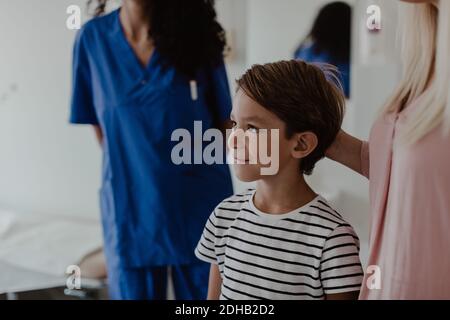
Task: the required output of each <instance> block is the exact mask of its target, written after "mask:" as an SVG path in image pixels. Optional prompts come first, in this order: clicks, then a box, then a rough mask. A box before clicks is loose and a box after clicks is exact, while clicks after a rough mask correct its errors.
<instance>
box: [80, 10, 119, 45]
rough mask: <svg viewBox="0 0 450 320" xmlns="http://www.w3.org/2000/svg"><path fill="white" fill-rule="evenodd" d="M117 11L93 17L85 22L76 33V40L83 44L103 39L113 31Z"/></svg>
mask: <svg viewBox="0 0 450 320" xmlns="http://www.w3.org/2000/svg"><path fill="white" fill-rule="evenodd" d="M117 14H118V12H117V10H116V11H113V12H111V13H108V14H106V15H102V16H99V17H94V18H92V19H90V20H89V21H87V22H86V23H85V24H84V25H83V26H82V27H81V28H80V30H79V31H78V35H77V38H78V39H83V40H82V41H84V42H90V41H96V38H98V37H104V36H105V34H106V33H109V32H111V31H112V30H114V27H115V23H116V18H117Z"/></svg>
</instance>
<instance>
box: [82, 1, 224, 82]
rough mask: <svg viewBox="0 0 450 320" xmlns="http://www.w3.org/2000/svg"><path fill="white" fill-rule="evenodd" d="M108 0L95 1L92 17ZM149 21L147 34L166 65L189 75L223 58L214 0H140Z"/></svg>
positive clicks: (222, 42) (100, 13)
mask: <svg viewBox="0 0 450 320" xmlns="http://www.w3.org/2000/svg"><path fill="white" fill-rule="evenodd" d="M108 1H109V0H89V1H88V6H90V5H92V4H93V3H95V4H96V9H95V16H100V15H102V14H103V13H104V12H105V9H106V5H107V3H108ZM140 2H141V5H142V9H143V11H144V15H145V17H146V18H148V21H149V37H151V38H152V40H153V43H154V45H155V47H156V48H157V49H158V52H159V53H160V55H161V56H162V57H163V58H164V59H165V60H166V62H167V63H168V64H170V65H171V66H173V67H175V68H176V69H177V70H178V71H179V72H181V73H183V74H185V75H186V76H188V77H194V76H195V73H196V72H197V71H198V70H199V69H200V68H202V67H205V66H215V65H217V64H218V63H220V62H221V61H222V59H223V55H224V51H225V48H226V39H225V31H224V29H223V28H222V26H221V25H220V24H219V23H218V22H217V19H216V18H217V15H216V11H215V9H214V2H215V1H214V0H189V1H186V0H140Z"/></svg>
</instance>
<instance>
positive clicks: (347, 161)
mask: <svg viewBox="0 0 450 320" xmlns="http://www.w3.org/2000/svg"><path fill="white" fill-rule="evenodd" d="M362 144H363V142H362V141H361V140H359V139H357V138H355V137H353V136H351V135H349V134H348V133H346V132H345V131H343V130H341V131H340V132H339V133H338V135H337V136H336V140H335V141H334V142H333V144H332V145H331V146H330V147H329V148H328V150H327V151H326V152H325V155H326V157H327V158H329V159H331V160H334V161H336V162H339V163H341V164H343V165H344V166H346V167H348V168H350V169H352V170H354V171H356V172H358V173H359V174H362V165H361V148H362Z"/></svg>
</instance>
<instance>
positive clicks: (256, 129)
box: [247, 125, 258, 133]
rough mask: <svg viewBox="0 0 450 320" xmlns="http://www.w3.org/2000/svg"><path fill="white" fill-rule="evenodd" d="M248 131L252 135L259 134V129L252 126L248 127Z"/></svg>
mask: <svg viewBox="0 0 450 320" xmlns="http://www.w3.org/2000/svg"><path fill="white" fill-rule="evenodd" d="M247 130H248V131H250V132H252V133H258V128H256V127H254V126H252V125H248V129H247Z"/></svg>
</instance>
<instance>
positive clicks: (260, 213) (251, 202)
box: [248, 190, 321, 220]
mask: <svg viewBox="0 0 450 320" xmlns="http://www.w3.org/2000/svg"><path fill="white" fill-rule="evenodd" d="M255 193H256V190H253V191H252V193H251V194H250V199H249V200H248V205H249V207H250V210H252V211H253V212H254V213H255V214H256V215H258V216H260V217H261V218H264V219H270V220H283V219H286V218H292V217H293V216H298V215H299V214H300V213H301V211H306V209H307V208H308V207H310V206H312V205H313V204H314V203H316V202H317V201H318V200H319V199H321V196H320V195H317V196H316V197H315V198H314V199H313V200H311V201H310V202H308V203H306V204H304V205H303V206H301V207H299V208H297V209H294V210H292V211H290V212H287V213H282V214H274V213H267V212H263V211H261V210H259V209H258V208H256V206H255V203H254V198H255Z"/></svg>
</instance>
